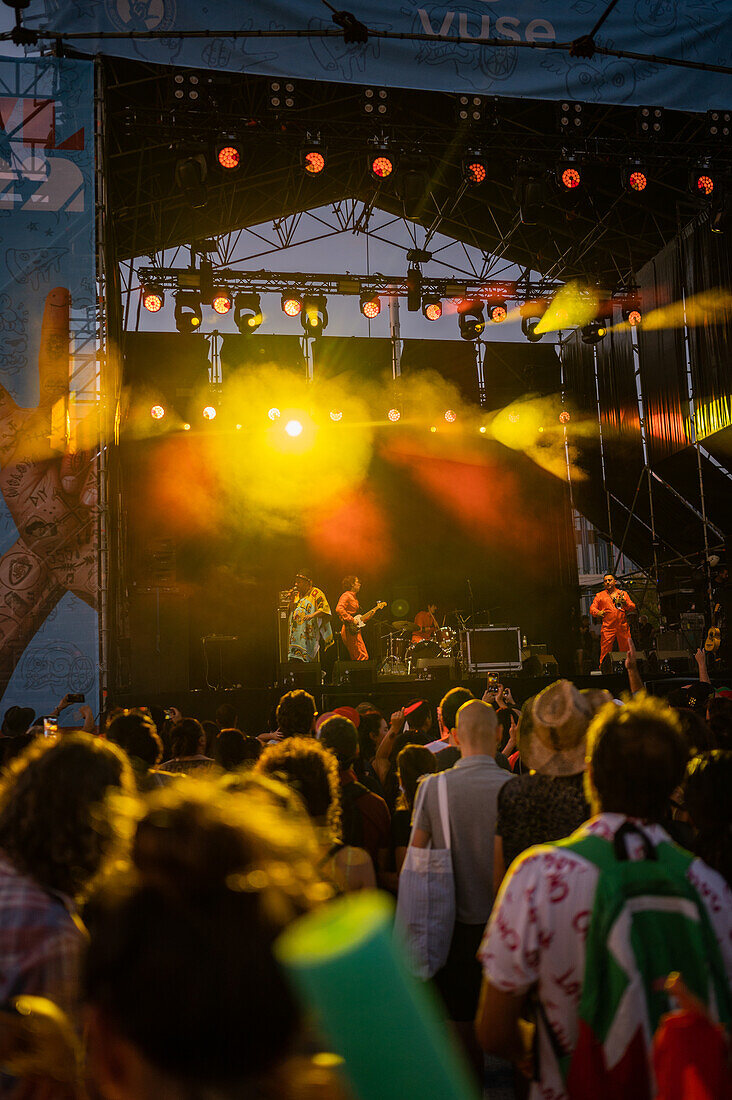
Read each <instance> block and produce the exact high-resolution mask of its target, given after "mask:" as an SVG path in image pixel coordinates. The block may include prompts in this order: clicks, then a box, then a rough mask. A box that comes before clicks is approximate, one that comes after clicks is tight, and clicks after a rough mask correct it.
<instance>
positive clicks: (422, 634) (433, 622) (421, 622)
mask: <svg viewBox="0 0 732 1100" xmlns="http://www.w3.org/2000/svg"><path fill="white" fill-rule="evenodd" d="M436 611H437V604H436V603H428V604H427V610H426V611H419V612H417V615H416V617H415V619H414V631H413V632H412V645H414V643H415V642H429V641H431V640H432V639H433V638H434V639H435V640H436V641H437V640H439V638H438V635H439V632H440V624H439V623H438V621H437V619H436V618H435V612H436Z"/></svg>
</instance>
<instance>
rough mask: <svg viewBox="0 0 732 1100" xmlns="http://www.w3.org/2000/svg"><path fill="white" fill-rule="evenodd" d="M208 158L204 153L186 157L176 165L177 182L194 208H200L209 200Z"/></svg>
mask: <svg viewBox="0 0 732 1100" xmlns="http://www.w3.org/2000/svg"><path fill="white" fill-rule="evenodd" d="M207 171H208V170H207V168H206V158H205V156H204V155H203V153H197V154H196V155H195V156H192V157H184V158H183V159H182V160H179V161H178V162H177V163H176V166H175V183H176V186H177V187H178V188H179V189H180V190H181V191H182V192H183V194H184V196H185V198H186V200H187V201H188V204H189V205H190V206H191V208H192V209H193V210H200V209H201V208H202V207H204V206H205V205H206V203H207V202H208V195H207V193H206V175H207Z"/></svg>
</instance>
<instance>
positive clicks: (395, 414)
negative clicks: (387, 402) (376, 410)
mask: <svg viewBox="0 0 732 1100" xmlns="http://www.w3.org/2000/svg"><path fill="white" fill-rule="evenodd" d="M386 415H387V416H388V418H389V420H391V422H392V424H396V422H397V420H399V419H400V418H401V415H402V414H401V413H400V412H399V409H389V411H388V413H387V414H386Z"/></svg>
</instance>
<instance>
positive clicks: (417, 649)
mask: <svg viewBox="0 0 732 1100" xmlns="http://www.w3.org/2000/svg"><path fill="white" fill-rule="evenodd" d="M439 656H440V647H439V645H438V644H437V642H435V641H432V639H430V640H429V641H422V642H414V643H413V644H412V645H410V647H409V649H408V650H407V652H406V654H405V657H406V661H407V665H408V666H409V671H410V672H411V671H412V669H413V668H414V664H415V662H416V661H417V660H418V659H419V658H420V657H439Z"/></svg>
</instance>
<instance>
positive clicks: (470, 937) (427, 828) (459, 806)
mask: <svg viewBox="0 0 732 1100" xmlns="http://www.w3.org/2000/svg"><path fill="white" fill-rule="evenodd" d="M499 736H500V727H499V725H498V720H497V718H496V713H495V711H494V710H493V707H491V706H489V705H488V704H487V703H484V702H482V700H480V699H471V700H470V701H469V702H467V703H464V704H463V705H462V706H461V707H460V709H459V710H458V712H457V724H456V727H455V730H454V733H453V738H454V740H455V743H456V744H457V747H458V748H459V749H460V759H459V760H458V762H457V763H456V764H455V765H454V767H452V768H450V769H449V770H448V771H446V772H443V773H442V774H443V775H444V776H445V782H446V783H447V803H448V811H449V816H450V839H451V847H452V865H453V869H454V872H455V900H456V921H455V930H454V932H453V937H452V943H451V945H450V954H449V956H448V959H447V962H446V963H445V966H444V967H443V968H442V970H440V971H439V972H438V974H436V975H435V982H436V984H437V987H438V989H439V990H440V993H441V994H442V997H443V999H444V1001H445V1006H446V1008H447V1011H448V1014H449V1016H450V1018H451V1019H452V1020H455V1021H456V1022H457V1023H458V1025H459V1030H460V1034H461V1035H462V1036H463V1039H464V1042H465V1045H466V1048H467V1049H468V1052H469V1053H471V1054H472V1053H473V1052H475V1056H476V1060H477V1058H478V1055H477V1046H476V1045H475V1044H473V1042H472V1040H473V1033H472V1021H473V1017H474V1015H475V1010H476V1007H477V1004H478V994H479V992H480V980H481V971H480V966H479V965H478V963H477V961H476V958H475V955H476V952H477V950H478V947H479V946H480V941H481V938H482V934H483V930H484V929H485V925H486V922H487V920H488V917H489V916H490V912H491V907H492V905H493V841H494V837H495V831H496V815H497V803H498V792H499V791H500V789H501V787H502V786H503V784H504V783H511V782H513V779H514V777H513V776H512V775H511V774H510V773H509V772H506V771H503V770H502V769H501V768H499V767H498V765H497V764H496V760H495V756H496V749H497V747H498V740H499ZM438 778H439V777H438V776H437V775H430V776H427V778H426V779H423V780H422V783H423V784H424V786H425V790H424V795H423V796H422V798H421V800H420V808H419V812H418V814H417V816H416V817H415V819H414V825H413V828H412V835H411V837H410V841H409V843H410V844H411V845H414V847H416V848H426V847H427V845H428V844H431V845H432V847H433V848H444V847H445V839H444V837H443V835H442V828H441V825H440V811H439V806H438V801H437V782H438ZM462 1025H465V1026H464V1027H463V1026H462Z"/></svg>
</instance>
